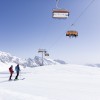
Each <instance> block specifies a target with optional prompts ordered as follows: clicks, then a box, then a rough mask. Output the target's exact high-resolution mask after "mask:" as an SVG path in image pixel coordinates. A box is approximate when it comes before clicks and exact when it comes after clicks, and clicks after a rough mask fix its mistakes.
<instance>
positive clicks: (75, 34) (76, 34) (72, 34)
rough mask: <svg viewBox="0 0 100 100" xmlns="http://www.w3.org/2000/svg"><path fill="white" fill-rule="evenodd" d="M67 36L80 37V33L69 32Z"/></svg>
mask: <svg viewBox="0 0 100 100" xmlns="http://www.w3.org/2000/svg"><path fill="white" fill-rule="evenodd" d="M66 36H75V37H76V36H78V32H77V31H74V30H70V31H67V33H66Z"/></svg>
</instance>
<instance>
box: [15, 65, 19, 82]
mask: <svg viewBox="0 0 100 100" xmlns="http://www.w3.org/2000/svg"><path fill="white" fill-rule="evenodd" d="M15 71H16V73H17V75H16V77H15V80H17V79H18V76H19V72H20V67H19V64H18V65H17V66H16V67H15Z"/></svg>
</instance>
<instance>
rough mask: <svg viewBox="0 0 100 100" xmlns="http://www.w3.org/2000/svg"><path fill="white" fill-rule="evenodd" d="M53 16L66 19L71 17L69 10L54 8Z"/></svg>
mask: <svg viewBox="0 0 100 100" xmlns="http://www.w3.org/2000/svg"><path fill="white" fill-rule="evenodd" d="M52 17H53V18H58V19H66V18H68V17H69V11H67V10H65V9H53V12H52Z"/></svg>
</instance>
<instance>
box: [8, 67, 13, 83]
mask: <svg viewBox="0 0 100 100" xmlns="http://www.w3.org/2000/svg"><path fill="white" fill-rule="evenodd" d="M9 72H10V77H9V81H10V80H12V79H11V78H12V74H13V73H14V71H13V65H11V66H10V68H9Z"/></svg>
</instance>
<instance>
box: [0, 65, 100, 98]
mask: <svg viewBox="0 0 100 100" xmlns="http://www.w3.org/2000/svg"><path fill="white" fill-rule="evenodd" d="M15 75H16V74H15V73H14V75H13V77H12V79H14V77H15ZM23 78H25V79H24V80H21V79H23ZM8 79H9V72H8V65H5V64H4V65H3V63H2V64H1V63H0V100H100V68H98V67H90V66H85V65H75V64H66V65H60V64H59V65H49V66H40V67H34V68H29V67H26V68H23V67H22V66H21V72H20V76H19V80H18V81H8Z"/></svg>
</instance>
